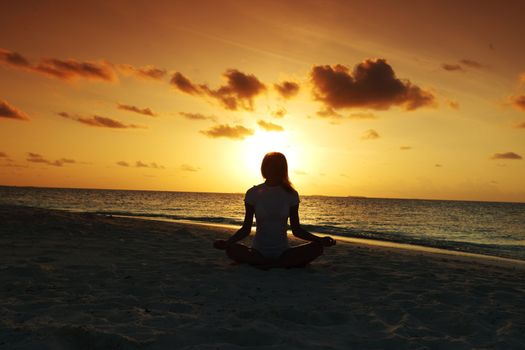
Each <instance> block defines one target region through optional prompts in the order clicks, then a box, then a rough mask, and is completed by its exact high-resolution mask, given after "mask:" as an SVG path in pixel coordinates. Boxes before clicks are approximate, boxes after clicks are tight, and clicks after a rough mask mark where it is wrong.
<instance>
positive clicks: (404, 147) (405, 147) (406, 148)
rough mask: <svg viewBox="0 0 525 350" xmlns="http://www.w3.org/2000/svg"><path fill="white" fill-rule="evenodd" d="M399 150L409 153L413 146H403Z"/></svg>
mask: <svg viewBox="0 0 525 350" xmlns="http://www.w3.org/2000/svg"><path fill="white" fill-rule="evenodd" d="M399 149H400V150H402V151H409V150H411V149H412V146H401V147H399Z"/></svg>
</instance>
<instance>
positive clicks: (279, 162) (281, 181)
mask: <svg viewBox="0 0 525 350" xmlns="http://www.w3.org/2000/svg"><path fill="white" fill-rule="evenodd" d="M261 173H262V176H263V178H264V179H265V180H266V181H265V182H264V183H262V184H260V185H257V186H253V187H252V188H250V189H249V190H248V191H247V192H246V196H245V198H244V206H245V209H246V214H245V216H244V223H243V225H242V227H241V228H240V229H239V230H238V231H237V232H236V233H235V234H234V235H233V236H231V237H230V238H228V239H227V240H217V241H215V243H214V244H213V246H214V247H215V248H217V249H223V250H226V254H227V255H228V256H229V257H230V258H231V259H232V260H234V261H236V262H238V263H248V264H251V265H255V266H258V267H262V268H271V267H287V268H288V267H304V266H306V265H307V264H308V263H310V262H311V261H313V260H314V259H316V258H317V257H319V256H320V255H322V254H323V247H330V246H332V245H334V244H335V240H334V239H333V238H332V237H328V236H325V237H319V236H316V235H313V234H311V233H310V232H308V231H306V230H305V229H303V228H302V227H301V224H300V223H299V194H298V193H297V191H296V190H295V189H294V188H293V187H292V184H291V183H290V180H289V178H288V164H287V162H286V157H285V156H284V155H283V154H282V153H278V152H271V153H268V154H266V155H265V156H264V159H263V161H262V164H261ZM254 214H255V217H256V219H257V230H256V233H255V237H254V239H253V246H252V248H249V247H247V246H245V245H243V244H240V243H237V242H238V241H240V240H242V239H244V238H246V237H248V236H249V235H250V232H251V228H252V223H253V215H254ZM288 217H289V218H290V226H291V229H292V233H293V235H294V236H295V237H298V238H301V239H304V240H306V241H310V243H305V244H302V245H299V246H295V247H290V246H289V245H288V236H287V234H286V229H287V223H288Z"/></svg>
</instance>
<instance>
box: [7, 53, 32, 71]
mask: <svg viewBox="0 0 525 350" xmlns="http://www.w3.org/2000/svg"><path fill="white" fill-rule="evenodd" d="M0 63H2V64H4V65H7V66H11V67H14V68H27V67H30V66H31V63H30V62H29V61H28V60H27V59H26V58H25V57H24V56H22V55H21V54H19V53H18V52H13V51H9V50H5V49H0Z"/></svg>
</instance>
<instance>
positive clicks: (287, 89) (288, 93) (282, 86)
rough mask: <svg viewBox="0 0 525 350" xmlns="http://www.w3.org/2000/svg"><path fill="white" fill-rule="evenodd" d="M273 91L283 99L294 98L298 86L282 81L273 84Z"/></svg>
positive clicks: (291, 82) (297, 91)
mask: <svg viewBox="0 0 525 350" xmlns="http://www.w3.org/2000/svg"><path fill="white" fill-rule="evenodd" d="M273 87H274V89H275V90H276V91H277V92H278V93H279V95H281V96H282V97H283V98H285V99H289V98H292V97H294V96H295V95H297V94H298V93H299V84H297V83H295V82H293V81H283V82H281V83H276V84H273Z"/></svg>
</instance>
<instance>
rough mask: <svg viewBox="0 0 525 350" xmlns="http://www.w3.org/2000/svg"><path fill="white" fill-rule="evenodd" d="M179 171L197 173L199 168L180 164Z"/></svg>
mask: <svg viewBox="0 0 525 350" xmlns="http://www.w3.org/2000/svg"><path fill="white" fill-rule="evenodd" d="M180 170H182V171H189V172H197V171H199V168H197V167H194V166H191V165H189V164H182V165H181V166H180Z"/></svg>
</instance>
